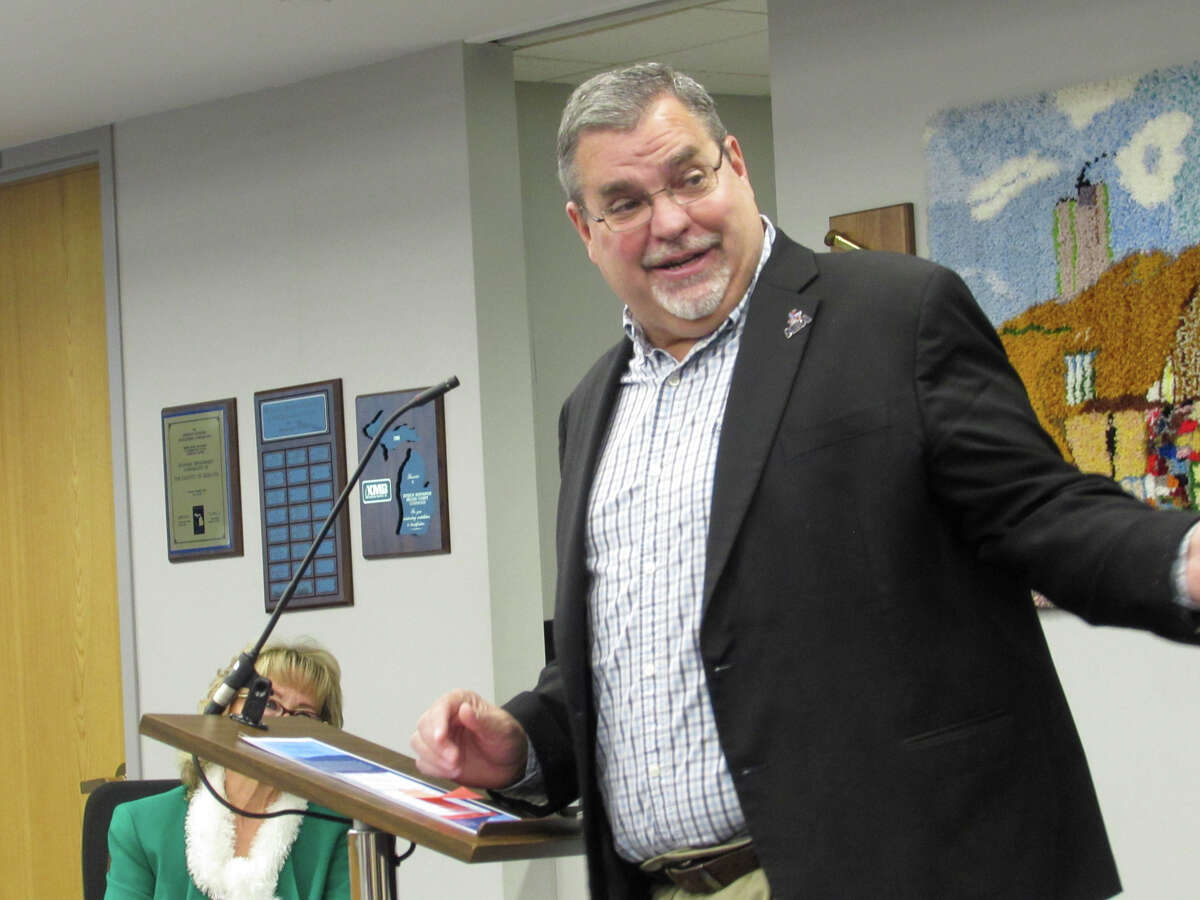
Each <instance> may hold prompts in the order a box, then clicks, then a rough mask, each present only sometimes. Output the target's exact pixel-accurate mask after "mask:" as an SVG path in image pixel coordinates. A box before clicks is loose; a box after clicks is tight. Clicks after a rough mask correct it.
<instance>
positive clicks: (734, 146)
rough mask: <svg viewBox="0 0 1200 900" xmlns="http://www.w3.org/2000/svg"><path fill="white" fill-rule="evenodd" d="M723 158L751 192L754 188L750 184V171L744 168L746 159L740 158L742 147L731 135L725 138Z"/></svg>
mask: <svg viewBox="0 0 1200 900" xmlns="http://www.w3.org/2000/svg"><path fill="white" fill-rule="evenodd" d="M725 158H726V159H728V160H729V168H730V169H732V170H733V171H734V172H737V176H738V178H740V179H741V180H742V181H744V182H746V186H747V187H749V188H750V190H751V192H753V190H754V187H753V186H752V185H751V184H750V170H749V169H748V168H747V167H746V158H745V157H744V156H742V145H741V144H739V143H738V139H737V138H735V137H734V136H733V135H732V134H727V135H726V136H725Z"/></svg>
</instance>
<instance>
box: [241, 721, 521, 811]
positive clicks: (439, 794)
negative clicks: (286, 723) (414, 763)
mask: <svg viewBox="0 0 1200 900" xmlns="http://www.w3.org/2000/svg"><path fill="white" fill-rule="evenodd" d="M241 739H242V740H243V741H245V742H246V743H248V744H252V745H254V746H255V747H258V748H259V749H262V750H266V751H267V752H268V753H274V754H275V755H276V756H282V757H283V758H284V759H290V760H293V761H294V762H298V763H300V764H301V765H303V766H305V767H307V768H310V769H313V770H315V771H318V772H325V773H326V774H329V775H333V776H334V777H335V778H340V779H341V780H343V781H346V782H349V783H350V784H353V785H355V786H356V787H359V788H362V789H363V790H366V791H368V792H370V793H371V794H372V795H374V796H375V797H377V798H378V799H380V800H383V801H387V802H390V803H398V804H400V805H401V806H405V807H407V808H409V809H412V810H414V811H416V812H418V813H420V814H421V815H425V816H432V817H434V818H437V819H443V820H445V821H447V822H449V823H450V824H451V825H454V826H456V827H458V828H462V829H465V830H467V831H470V832H475V833H477V832H478V831H479V829H480V828H481V827H482V826H484V825H487V824H489V823H493V822H516V821H518V819H517V817H516V816H514V815H510V814H509V813H506V812H504V811H502V810H499V809H496V808H494V807H491V806H488V805H487V804H486V803H481V802H480V800H481V795H479V794H476V793H475V792H474V791H472V790H470V789H469V788H461V787H460V788H457V789H455V790H453V791H443V790H441V789H439V788H436V787H434V786H433V785H432V784H427V783H426V782H424V781H421V780H419V779H417V778H413V777H412V776H411V775H405V774H404V773H402V772H397V771H396V770H395V769H389V768H388V767H387V766H383V765H380V764H379V763H377V762H372V761H371V760H369V759H364V758H363V757H361V756H358V755H356V754H354V753H350V752H349V751H346V750H342V749H339V748H338V747H334V746H333V745H331V744H327V743H325V742H324V741H319V740H317V739H316V738H307V737H299V738H276V737H253V736H251V735H246V734H243V735H242V736H241Z"/></svg>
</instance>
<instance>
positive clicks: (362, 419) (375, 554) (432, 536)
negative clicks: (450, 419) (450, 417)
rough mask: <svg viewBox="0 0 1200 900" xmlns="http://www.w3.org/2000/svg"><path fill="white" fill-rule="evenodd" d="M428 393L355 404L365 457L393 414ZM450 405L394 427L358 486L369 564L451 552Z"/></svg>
mask: <svg viewBox="0 0 1200 900" xmlns="http://www.w3.org/2000/svg"><path fill="white" fill-rule="evenodd" d="M422 390H424V388H411V389H408V390H401V391H390V392H386V393H381V394H360V395H359V396H358V397H356V398H355V400H354V411H355V416H356V419H355V421H356V422H357V424H358V452H359V456H360V457H361V456H362V454H363V453H365V452H366V450H367V447H368V446H369V445H370V443H371V441H372V440H373V439H374V438H375V436H376V434H378V432H379V429H380V428H381V427H382V426H383V423H384V422H386V421H387V420H388V419H389V418H391V415H392V413H394V412H395V411H396V410H397V409H399V408H400V407H401V406H403V405H404V404H405V403H407V402H408V401H409V400H411V399H412V398H413V397H415V396H416V395H417V394H419V393H420V392H421V391H422ZM443 403H444V401H443V398H442V397H438V398H437V399H436V400H435V401H434V402H433V403H427V404H425V405H424V406H420V407H417V408H416V409H413V410H410V411H409V412H407V413H405V414H404V415H403V416H401V417H400V418H399V419H397V420H396V421H395V422H393V423H392V425H391V427H389V428H388V432H387V434H385V435H384V436H383V439H382V440H381V441H380V442H379V447H378V448H377V449H376V450H375V452H374V453H373V454H372V455H371V459H370V460H368V461H367V465H366V467H365V468H364V469H363V472H362V479H361V480H360V481H359V484H358V496H359V510H360V513H361V516H362V553H363V556H364V557H365V558H366V559H375V558H379V557H386V556H408V555H413V554H423V553H449V552H450V513H449V502H448V497H447V494H446V440H445V419H444V416H445V412H444V405H443Z"/></svg>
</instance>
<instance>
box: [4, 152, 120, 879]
mask: <svg viewBox="0 0 1200 900" xmlns="http://www.w3.org/2000/svg"><path fill="white" fill-rule="evenodd" d="M103 263H104V260H103V249H102V239H101V219H100V175H99V169H98V167H97V166H95V165H91V166H85V167H81V168H78V169H73V170H69V171H66V172H56V173H54V174H51V175H45V176H40V177H37V178H31V179H29V180H26V181H20V182H15V183H11V184H6V185H0V401H2V404H3V407H2V410H0V516H2V522H3V524H0V663H2V666H3V672H4V674H5V682H6V684H5V692H4V694H5V699H4V704H3V708H4V719H5V722H4V727H3V728H0V773H3V779H4V788H3V794H4V802H3V807H4V814H3V815H2V816H0V873H2V874H0V879H2V882H3V887H2V888H0V895H3V896H4V897H14V898H15V897H21V898H27V897H28V898H41V897H45V898H73V897H79V896H80V894H81V890H82V887H81V879H80V863H79V838H80V822H81V818H82V809H83V801H84V799H85V798H84V797H83V795H82V794H81V792H80V783H81V782H84V781H87V780H90V779H94V778H97V777H102V776H112V775H113V773H114V771H115V769H116V767H117V766H118V765H119V764H121V763H122V761H123V759H124V739H123V734H122V715H121V661H120V636H119V631H118V618H117V584H116V546H115V540H114V515H113V471H112V440H111V432H110V428H109V402H108V351H107V337H106V331H105V317H106V312H105V295H104V271H103V269H104V264H103Z"/></svg>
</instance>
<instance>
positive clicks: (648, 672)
mask: <svg viewBox="0 0 1200 900" xmlns="http://www.w3.org/2000/svg"><path fill="white" fill-rule="evenodd" d="M642 674H643V675H645V676H646V677H647V678H653V677H654V663H646V665H645V666H644V667H643V668H642Z"/></svg>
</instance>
